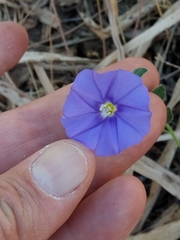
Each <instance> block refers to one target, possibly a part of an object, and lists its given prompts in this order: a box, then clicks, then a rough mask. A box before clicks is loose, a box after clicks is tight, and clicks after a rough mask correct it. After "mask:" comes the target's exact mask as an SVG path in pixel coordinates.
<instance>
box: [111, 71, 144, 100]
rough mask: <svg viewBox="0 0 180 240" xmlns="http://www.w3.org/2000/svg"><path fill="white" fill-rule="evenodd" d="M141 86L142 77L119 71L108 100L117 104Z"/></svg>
mask: <svg viewBox="0 0 180 240" xmlns="http://www.w3.org/2000/svg"><path fill="white" fill-rule="evenodd" d="M140 85H142V80H141V78H140V77H138V76H137V75H135V74H134V73H132V72H128V71H125V70H122V69H119V70H118V71H116V77H115V80H114V81H113V84H112V86H111V88H110V90H109V93H108V98H109V99H110V100H112V101H113V103H116V102H117V101H119V100H120V99H121V98H123V97H124V96H126V95H127V94H128V93H129V92H131V91H132V90H133V89H135V88H137V87H138V86H140Z"/></svg>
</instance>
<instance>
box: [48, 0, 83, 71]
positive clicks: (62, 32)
mask: <svg viewBox="0 0 180 240" xmlns="http://www.w3.org/2000/svg"><path fill="white" fill-rule="evenodd" d="M51 6H52V9H53V12H54V14H55V16H56V19H57V22H58V26H59V31H60V34H61V37H62V40H63V42H64V46H65V49H66V51H67V54H68V55H69V56H71V52H70V49H69V47H68V45H67V42H66V38H65V34H64V31H63V28H62V25H61V20H60V18H59V16H58V13H57V11H56V7H55V4H54V0H51ZM72 66H73V68H74V72H75V74H76V75H77V73H78V72H77V69H76V66H75V64H74V63H73V62H72Z"/></svg>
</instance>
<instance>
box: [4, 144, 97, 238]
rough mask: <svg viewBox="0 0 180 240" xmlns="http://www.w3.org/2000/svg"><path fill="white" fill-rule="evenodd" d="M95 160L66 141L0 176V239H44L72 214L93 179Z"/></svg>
mask: <svg viewBox="0 0 180 240" xmlns="http://www.w3.org/2000/svg"><path fill="white" fill-rule="evenodd" d="M94 170H95V159H94V155H93V154H92V152H91V151H89V150H87V149H86V148H85V147H83V146H81V145H79V144H77V143H75V142H74V141H70V140H66V141H59V142H56V143H53V144H52V145H50V146H47V147H45V148H44V149H41V150H40V151H39V152H37V153H35V154H34V155H32V156H31V157H29V158H28V159H26V160H24V161H23V162H22V163H20V164H19V165H17V166H16V167H14V168H12V169H11V170H9V171H7V172H6V173H4V174H2V175H1V176H0V239H2V240H5V239H28V240H31V239H32V240H34V239H48V238H49V237H50V236H51V235H52V234H53V233H54V232H55V231H56V230H57V229H58V228H59V227H60V226H61V225H62V224H63V223H64V222H65V221H66V220H67V219H68V218H69V216H70V215H71V214H72V212H73V211H74V209H75V208H76V206H77V205H78V203H79V202H80V200H81V199H82V197H83V195H84V194H85V192H86V191H87V189H88V187H89V185H90V182H91V180H92V178H93V174H94Z"/></svg>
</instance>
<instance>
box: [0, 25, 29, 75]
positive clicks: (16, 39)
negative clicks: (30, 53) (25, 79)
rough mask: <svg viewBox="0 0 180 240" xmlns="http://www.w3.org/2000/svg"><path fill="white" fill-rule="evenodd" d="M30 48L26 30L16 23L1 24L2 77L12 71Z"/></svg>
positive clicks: (0, 69)
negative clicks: (28, 47)
mask: <svg viewBox="0 0 180 240" xmlns="http://www.w3.org/2000/svg"><path fill="white" fill-rule="evenodd" d="M27 46H28V34H27V32H26V30H25V29H24V28H23V27H22V26H21V25H20V24H18V23H15V22H1V23H0V55H1V58H0V75H2V74H3V73H4V72H6V71H8V70H9V69H11V68H12V67H13V66H14V65H15V64H16V63H17V62H18V61H19V59H20V58H21V57H22V55H23V54H24V52H25V51H26V49H27Z"/></svg>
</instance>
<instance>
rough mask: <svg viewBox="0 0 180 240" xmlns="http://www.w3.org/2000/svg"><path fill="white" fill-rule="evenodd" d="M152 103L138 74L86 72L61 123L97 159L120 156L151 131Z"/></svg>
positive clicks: (78, 80)
mask: <svg viewBox="0 0 180 240" xmlns="http://www.w3.org/2000/svg"><path fill="white" fill-rule="evenodd" d="M149 102H150V99H149V94H148V90H147V88H146V87H145V86H144V85H143V84H142V80H141V78H140V77H139V76H137V75H136V74H134V73H132V72H129V71H125V70H121V69H119V70H115V71H110V72H106V73H103V74H99V73H98V72H96V71H93V70H89V69H85V70H83V71H82V72H80V73H79V74H78V75H77V77H76V79H75V81H74V83H73V85H72V87H71V90H70V93H69V95H68V97H67V100H66V102H65V105H64V116H63V117H62V118H61V122H62V124H63V126H64V128H65V130H66V134H67V136H68V137H69V138H71V139H74V140H76V141H79V142H81V143H82V144H84V145H85V146H86V147H88V148H90V149H92V150H94V151H95V154H96V155H97V156H109V155H116V154H118V153H120V152H121V151H123V150H124V149H126V148H128V147H130V146H132V145H135V144H138V143H140V142H141V141H142V139H143V138H144V136H146V134H147V133H148V132H149V130H150V119H151V112H150V110H149Z"/></svg>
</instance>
